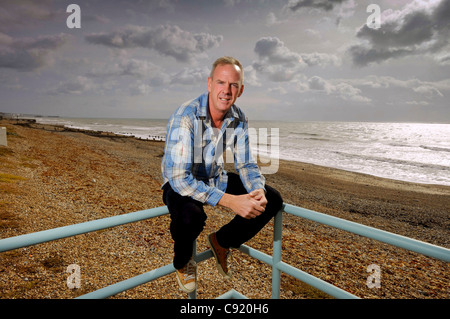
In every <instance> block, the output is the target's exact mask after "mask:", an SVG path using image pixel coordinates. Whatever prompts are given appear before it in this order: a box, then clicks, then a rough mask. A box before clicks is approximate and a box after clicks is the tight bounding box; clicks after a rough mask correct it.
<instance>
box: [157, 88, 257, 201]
mask: <svg viewBox="0 0 450 319" xmlns="http://www.w3.org/2000/svg"><path fill="white" fill-rule="evenodd" d="M227 149H231V154H232V155H233V158H232V159H231V160H230V159H229V157H230V156H229V154H230V153H227V152H225V150H227ZM230 161H232V162H234V165H235V168H236V171H237V172H238V173H239V175H240V177H241V181H242V183H243V185H244V187H245V188H246V190H247V191H248V192H251V191H253V190H255V189H258V188H264V183H265V178H264V176H263V175H262V174H261V172H260V169H259V167H258V165H257V163H256V161H255V160H254V158H253V156H252V154H251V151H250V143H249V135H248V121H247V118H246V117H245V115H244V113H243V112H242V111H241V110H240V109H239V108H238V107H237V106H236V105H233V106H232V107H231V109H230V111H228V113H227V114H226V115H225V118H224V120H223V124H222V127H221V129H220V130H218V129H216V128H213V127H212V125H211V118H210V115H209V112H208V93H205V94H202V95H201V96H199V97H198V98H196V99H194V100H192V101H189V102H187V103H185V104H183V105H182V106H180V107H179V108H178V109H177V110H176V111H175V113H174V114H173V115H172V116H171V117H170V118H169V121H168V123H167V136H166V144H165V148H164V156H163V159H162V162H161V172H162V176H163V186H164V185H165V184H166V183H170V186H171V187H172V188H173V190H175V191H176V192H177V193H179V194H180V195H182V196H190V197H191V198H193V199H195V200H197V201H199V202H202V203H206V204H209V205H211V206H215V205H216V204H217V203H218V202H219V200H220V198H221V197H222V196H223V194H224V192H225V190H226V188H227V181H228V177H227V172H226V171H225V169H224V165H225V162H227V163H228V162H230Z"/></svg>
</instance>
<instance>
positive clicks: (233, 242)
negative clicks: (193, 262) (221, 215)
mask: <svg viewBox="0 0 450 319" xmlns="http://www.w3.org/2000/svg"><path fill="white" fill-rule="evenodd" d="M265 189H266V198H267V205H266V209H265V211H264V213H262V214H261V215H259V216H257V217H256V218H252V219H245V218H243V217H241V216H239V215H236V216H235V217H234V218H233V219H232V220H231V221H230V222H229V223H228V224H226V225H224V226H223V227H222V228H220V229H219V230H218V231H217V241H218V242H219V245H220V246H222V247H224V248H238V247H239V246H240V245H241V244H243V243H245V242H246V241H248V240H249V239H251V238H253V236H255V235H256V234H257V233H258V232H259V231H260V230H261V229H262V228H263V227H264V226H265V225H266V224H267V223H268V222H269V221H270V220H271V219H272V217H273V216H275V215H276V213H277V212H278V211H279V210H280V209H281V206H282V204H283V200H282V198H281V195H280V193H279V192H278V191H277V190H276V189H274V188H272V187H270V186H269V185H265ZM225 192H226V193H228V194H233V195H242V194H247V190H246V189H245V187H244V186H243V185H242V182H241V179H240V177H239V175H237V174H234V173H228V184H227V189H226V191H225ZM163 201H164V203H165V204H166V205H167V208H168V209H169V212H170V218H171V223H170V233H171V235H172V238H173V240H174V241H175V244H174V258H173V265H174V267H175V268H176V269H180V268H182V267H183V266H184V265H186V263H187V262H188V261H189V259H190V258H191V257H192V253H193V245H194V241H195V240H196V239H197V237H198V236H199V235H200V233H201V232H202V231H203V228H204V226H205V221H206V218H207V216H206V213H205V211H204V209H203V203H201V202H199V201H196V200H194V199H192V198H190V197H188V196H181V195H180V194H178V193H177V192H175V191H174V190H173V189H172V187H171V186H170V184H169V183H166V185H164V192H163Z"/></svg>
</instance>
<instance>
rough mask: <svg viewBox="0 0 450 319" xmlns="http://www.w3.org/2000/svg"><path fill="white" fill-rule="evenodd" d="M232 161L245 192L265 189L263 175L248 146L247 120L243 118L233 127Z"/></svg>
mask: <svg viewBox="0 0 450 319" xmlns="http://www.w3.org/2000/svg"><path fill="white" fill-rule="evenodd" d="M235 133H236V141H235V143H234V157H235V160H234V163H235V168H236V171H237V172H238V173H239V176H240V177H241V181H242V183H243V185H244V187H245V188H246V190H247V192H249V193H250V192H251V191H253V190H255V189H259V188H262V189H264V190H265V188H264V185H265V177H264V176H263V175H262V174H261V171H260V169H259V166H258V163H257V161H256V160H255V158H254V157H253V154H252V150H251V147H250V137H249V132H248V122H247V121H246V120H245V121H243V122H242V124H241V125H240V126H238V127H237V128H236V129H235Z"/></svg>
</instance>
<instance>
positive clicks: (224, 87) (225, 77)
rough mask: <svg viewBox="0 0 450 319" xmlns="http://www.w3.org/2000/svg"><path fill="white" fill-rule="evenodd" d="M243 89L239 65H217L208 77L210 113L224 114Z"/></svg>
mask: <svg viewBox="0 0 450 319" xmlns="http://www.w3.org/2000/svg"><path fill="white" fill-rule="evenodd" d="M243 90H244V85H243V84H242V81H241V72H240V70H239V67H238V66H235V65H232V64H223V65H218V66H217V67H216V69H215V70H214V73H213V76H212V77H209V78H208V92H209V107H210V112H211V115H213V116H214V115H216V114H221V115H222V116H224V115H225V114H226V112H228V110H229V109H230V108H231V106H232V105H233V104H234V102H235V101H236V99H237V98H238V97H239V96H241V94H242V92H243Z"/></svg>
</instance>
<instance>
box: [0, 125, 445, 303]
mask: <svg viewBox="0 0 450 319" xmlns="http://www.w3.org/2000/svg"><path fill="white" fill-rule="evenodd" d="M0 125H2V126H7V129H8V130H9V132H10V135H9V136H8V148H0V164H1V166H0V173H1V174H3V175H2V176H6V174H9V175H10V176H9V177H10V179H11V181H8V182H1V183H0V191H1V192H2V194H3V195H4V196H3V198H2V199H1V201H0V207H1V209H2V210H3V212H2V215H1V216H0V221H1V224H0V226H1V228H0V232H1V238H6V237H11V236H15V235H18V234H23V233H29V232H35V231H39V230H44V229H49V228H55V227H60V226H63V225H68V224H73V223H78V222H83V221H87V220H94V219H99V218H103V217H108V216H111V215H116V214H122V213H127V212H132V211H138V210H141V209H148V208H153V207H158V206H163V205H164V204H163V203H162V200H161V190H160V189H159V187H160V183H161V177H160V160H161V156H162V151H163V146H164V143H163V142H161V141H151V140H139V139H135V138H134V137H133V138H131V137H128V136H120V137H119V136H114V135H110V134H108V135H106V134H100V135H99V134H98V132H97V133H96V134H90V133H89V132H87V133H86V132H81V131H79V130H77V131H73V129H70V130H62V129H61V127H60V126H54V125H45V127H37V126H39V125H42V124H37V126H34V125H29V124H23V125H17V124H14V123H12V122H7V121H0ZM99 137H100V138H99ZM227 168H228V167H227ZM230 170H231V169H230ZM13 176H15V177H18V179H16V180H12V179H13ZM21 178H23V179H21ZM266 179H267V183H268V184H271V185H273V186H275V187H276V188H277V189H278V190H279V191H280V192H281V193H282V196H283V198H284V201H285V202H286V203H289V204H293V205H297V206H301V207H305V208H308V209H311V210H315V211H319V212H322V213H326V214H330V215H334V216H337V217H340V218H344V219H347V220H352V221H355V222H359V223H362V224H365V225H368V226H372V227H376V228H379V229H383V230H386V231H391V232H394V233H397V234H400V235H405V236H408V237H412V238H415V239H418V240H423V241H426V242H429V243H433V244H437V245H440V246H444V247H447V248H448V247H449V242H448V238H449V234H450V231H449V221H448V207H450V187H449V186H440V185H434V184H416V183H410V182H402V181H396V180H389V179H385V178H379V177H375V176H372V175H365V174H361V173H354V172H349V171H344V170H339V169H333V168H328V167H322V166H317V165H314V164H306V163H301V162H291V161H284V160H280V167H279V170H278V172H277V173H276V174H271V175H266ZM205 210H206V211H207V214H208V220H207V222H206V223H207V226H206V227H205V230H204V232H203V233H202V234H201V235H200V237H199V239H198V251H203V250H206V249H207V244H206V239H205V237H206V234H208V233H209V232H211V231H215V230H217V227H220V226H221V225H223V224H224V223H226V221H227V220H229V219H230V218H232V216H233V214H232V212H229V211H226V210H224V209H222V208H220V207H216V208H209V207H208V208H205ZM168 223H169V218H168V217H167V216H164V217H162V218H158V219H157V220H155V219H152V220H148V221H144V222H139V223H135V224H132V225H125V226H121V227H117V228H115V229H111V230H105V231H98V232H95V233H92V234H85V235H79V236H76V237H74V238H68V239H63V240H58V241H55V242H51V243H45V244H41V245H36V246H32V247H28V248H22V249H18V250H15V251H11V252H6V253H2V254H4V255H2V256H1V257H2V259H1V261H0V265H1V269H2V271H1V272H2V274H1V276H2V277H3V278H4V279H2V281H0V287H1V289H0V291H1V293H0V298H3V299H4V298H7V299H8V298H72V297H74V296H78V295H81V294H83V293H87V292H89V291H92V290H95V289H99V288H101V287H104V286H106V285H109V284H112V283H115V282H117V281H120V280H124V279H128V278H130V277H132V276H134V275H139V274H141V273H144V272H146V271H148V270H151V269H154V268H157V267H160V266H163V265H165V264H169V263H171V251H172V240H171V238H170V234H169V233H168ZM283 226H284V227H283V252H282V258H283V261H285V262H288V263H290V264H291V265H293V266H295V267H298V268H300V269H302V270H304V271H306V272H308V273H311V274H313V275H315V276H317V277H319V278H321V279H323V280H326V281H328V282H331V283H333V284H335V285H337V286H338V287H341V288H342V289H345V290H347V291H350V292H351V293H354V294H356V295H358V296H360V297H363V298H364V297H365V298H437V299H446V298H448V297H449V293H448V283H449V282H450V281H449V271H448V270H449V268H448V265H447V264H446V263H445V262H440V261H437V260H434V259H432V258H428V257H424V256H421V255H418V254H415V253H411V252H407V251H404V250H401V249H395V248H394V247H388V245H385V244H381V243H377V242H375V241H373V240H369V239H365V238H362V237H359V236H357V235H352V234H348V233H345V232H341V231H338V230H335V229H330V228H329V227H326V226H322V225H317V224H315V223H313V222H309V221H304V220H300V219H299V218H294V217H293V216H286V217H284V218H283ZM249 245H250V246H252V247H255V248H256V249H259V250H262V251H263V252H268V253H269V254H270V252H271V245H272V227H271V225H268V226H267V227H266V228H265V229H263V231H261V232H260V234H258V235H257V236H256V237H255V238H254V239H252V240H251V241H250V242H249ZM5 256H6V257H5ZM233 257H234V262H235V268H236V269H235V272H236V276H234V278H233V279H232V280H231V282H224V281H223V280H222V279H221V278H220V276H218V275H217V271H216V270H215V267H214V265H213V263H212V260H207V261H205V262H204V263H202V264H201V265H200V266H199V267H200V270H199V271H200V272H201V273H200V282H199V291H198V292H197V297H198V298H213V297H214V296H215V294H217V295H220V294H221V293H224V292H226V291H228V290H229V289H231V288H234V289H236V290H237V291H238V292H241V293H243V294H245V295H247V296H248V297H250V298H270V278H271V269H270V267H268V266H266V265H264V264H262V263H260V262H258V261H255V260H253V259H252V258H249V257H248V256H246V255H243V254H241V253H240V252H239V251H233ZM73 263H76V264H79V265H80V266H81V267H82V276H83V277H82V278H84V279H83V283H82V288H80V289H75V290H71V289H68V288H67V286H65V282H64V281H65V280H66V279H67V276H68V274H67V273H66V272H65V270H66V267H67V266H68V265H69V264H73ZM373 263H376V264H380V266H381V270H382V276H383V277H382V278H383V279H382V288H381V289H369V288H367V286H366V279H367V276H368V273H367V270H366V268H367V266H369V265H370V264H373ZM259 272H262V275H261V274H260V273H259ZM343 274H345V275H343ZM430 275H431V276H430ZM261 276H262V277H261ZM257 278H263V279H264V280H258V279H257ZM247 286H249V287H250V288H248V289H249V291H242V290H243V289H246V290H247ZM281 296H282V298H285V299H296V298H326V296H324V295H323V294H320V293H318V292H317V291H315V290H311V289H310V288H308V287H306V286H304V285H303V284H301V283H300V282H299V281H298V280H295V279H293V278H291V277H289V276H285V275H282V293H281ZM185 297H186V295H185V294H183V293H181V292H180V291H179V289H178V287H177V285H176V282H175V281H174V279H173V278H172V276H170V275H169V276H165V277H163V278H161V279H158V280H157V281H155V282H152V283H149V284H146V285H143V286H141V287H137V288H135V289H133V290H131V291H129V292H124V293H121V294H119V295H117V296H116V297H114V298H169V299H170V298H185Z"/></svg>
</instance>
